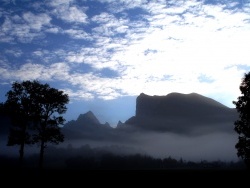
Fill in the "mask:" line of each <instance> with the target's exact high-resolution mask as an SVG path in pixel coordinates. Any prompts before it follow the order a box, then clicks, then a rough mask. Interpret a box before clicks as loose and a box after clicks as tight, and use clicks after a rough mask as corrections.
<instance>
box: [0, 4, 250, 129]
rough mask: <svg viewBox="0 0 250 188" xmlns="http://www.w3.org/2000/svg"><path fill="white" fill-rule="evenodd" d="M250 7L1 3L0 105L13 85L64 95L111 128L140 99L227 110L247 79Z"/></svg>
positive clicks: (73, 111) (72, 110) (73, 107)
mask: <svg viewBox="0 0 250 188" xmlns="http://www.w3.org/2000/svg"><path fill="white" fill-rule="evenodd" d="M249 44H250V1H249V0H238V1H236V0H207V1H206V0H203V1H196V0H190V1H182V0H178V1H173V0H169V1H168V0H151V1H150V0H53V1H51V0H44V1H40V0H39V1H35V0H33V1H30V0H0V102H4V101H5V100H6V97H5V94H6V92H7V91H8V90H10V89H11V84H12V83H13V82H14V81H23V80H39V81H40V82H42V83H48V84H50V86H51V87H55V88H57V89H60V90H63V91H64V92H65V93H67V94H68V95H69V97H70V103H69V104H68V110H67V113H66V114H65V118H66V120H72V119H76V118H77V117H78V115H79V114H81V113H86V112H87V111H88V110H91V111H92V112H93V113H94V114H95V115H96V117H97V118H98V119H99V120H100V122H102V123H104V122H106V121H107V122H109V123H110V125H111V126H116V124H117V122H118V121H119V120H121V121H125V120H127V119H128V118H130V117H131V116H133V115H134V114H135V105H136V103H135V100H136V97H137V96H138V95H139V94H140V93H142V92H143V93H146V94H148V95H167V94H169V93H171V92H179V93H193V92H195V93H199V94H201V95H204V96H207V97H210V98H213V99H215V100H217V101H219V102H221V103H222V104H224V105H226V106H228V107H230V108H232V107H234V105H233V104H232V101H234V100H237V97H238V96H239V95H240V91H239V85H240V83H241V79H242V78H243V76H244V74H245V73H247V72H249V71H250V53H249Z"/></svg>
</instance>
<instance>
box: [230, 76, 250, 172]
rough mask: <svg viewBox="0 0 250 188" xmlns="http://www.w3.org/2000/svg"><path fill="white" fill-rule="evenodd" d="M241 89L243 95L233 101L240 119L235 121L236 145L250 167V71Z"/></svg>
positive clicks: (238, 153) (243, 80)
mask: <svg viewBox="0 0 250 188" xmlns="http://www.w3.org/2000/svg"><path fill="white" fill-rule="evenodd" d="M239 89H240V91H241V94H242V95H241V96H239V97H238V101H233V104H234V105H235V106H236V109H237V111H238V112H239V119H238V120H237V121H235V123H234V125H235V128H234V130H235V131H236V132H237V133H238V134H239V137H238V143H237V144H236V145H235V147H236V149H237V151H238V152H237V155H238V156H239V157H241V158H242V159H243V160H244V162H245V164H246V166H247V168H250V72H249V73H245V75H244V78H243V79H242V82H241V84H240V87H239Z"/></svg>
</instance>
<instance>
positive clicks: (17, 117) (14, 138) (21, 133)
mask: <svg viewBox="0 0 250 188" xmlns="http://www.w3.org/2000/svg"><path fill="white" fill-rule="evenodd" d="M31 87H32V85H31V83H30V82H23V83H18V82H14V83H13V84H12V90H10V91H8V92H7V93H6V96H7V100H6V102H5V103H4V109H5V113H6V114H7V115H8V116H9V117H10V119H11V127H10V130H9V136H8V142H7V145H8V146H14V145H20V149H19V164H20V165H22V162H23V156H24V146H25V144H30V143H31V139H30V134H29V133H28V126H29V125H31V124H32V123H31V122H32V120H31V119H32V117H31V113H30V112H31V111H32V110H31V105H30V91H31Z"/></svg>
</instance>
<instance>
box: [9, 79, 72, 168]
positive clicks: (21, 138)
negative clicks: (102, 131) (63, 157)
mask: <svg viewBox="0 0 250 188" xmlns="http://www.w3.org/2000/svg"><path fill="white" fill-rule="evenodd" d="M6 96H7V101H6V102H5V106H6V108H7V109H8V112H9V113H8V114H10V117H11V120H12V125H13V128H12V131H11V132H10V134H9V141H8V145H15V144H18V145H20V159H22V158H23V151H24V145H25V144H26V143H39V144H40V157H39V167H40V168H42V166H43V156H44V149H45V148H46V146H47V143H48V142H51V143H55V144H59V143H60V142H63V141H64V136H63V134H62V133H61V132H60V127H59V125H60V124H63V123H64V121H65V119H64V118H63V116H61V114H63V113H65V112H66V110H67V108H66V104H67V103H68V102H69V98H68V95H67V94H64V93H63V91H59V90H57V89H55V88H51V87H50V86H49V85H48V84H41V83H40V82H38V81H36V80H35V81H23V82H21V83H19V82H15V83H13V85H12V90H10V91H9V92H8V93H7V94H6ZM28 130H32V131H30V132H32V135H31V134H29V132H28Z"/></svg>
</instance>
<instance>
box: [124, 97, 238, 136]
mask: <svg viewBox="0 0 250 188" xmlns="http://www.w3.org/2000/svg"><path fill="white" fill-rule="evenodd" d="M236 119H237V111H236V109H234V108H228V107H227V106H225V105H223V104H221V103H219V102H217V101H215V100H213V99H211V98H208V97H205V96H202V95H200V94H197V93H191V94H181V93H170V94H168V95H166V96H155V95H154V96H149V95H146V94H144V93H141V94H140V95H139V96H138V97H137V99H136V114H135V116H133V117H131V118H129V119H128V120H127V121H125V124H126V125H132V126H134V127H137V128H141V129H147V130H155V131H163V132H165V131H169V132H175V133H195V134H202V133H206V131H207V132H213V131H226V132H233V123H234V121H235V120H236Z"/></svg>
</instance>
